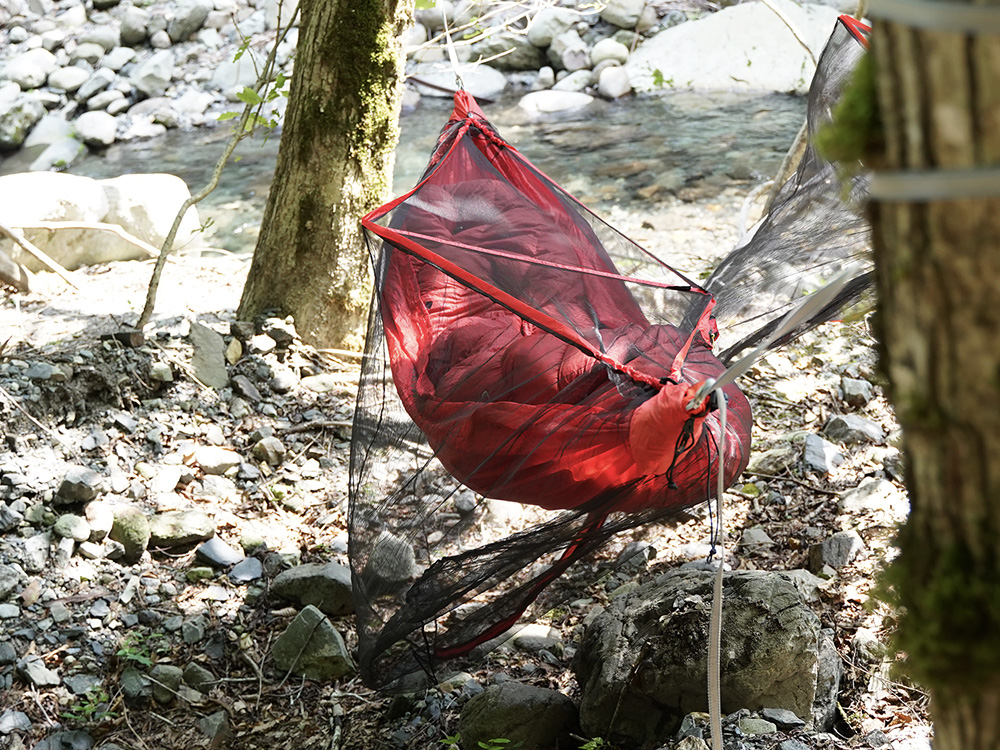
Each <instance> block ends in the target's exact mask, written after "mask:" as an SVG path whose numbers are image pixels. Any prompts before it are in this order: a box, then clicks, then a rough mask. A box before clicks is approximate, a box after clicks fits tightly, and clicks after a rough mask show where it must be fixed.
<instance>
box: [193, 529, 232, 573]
mask: <svg viewBox="0 0 1000 750" xmlns="http://www.w3.org/2000/svg"><path fill="white" fill-rule="evenodd" d="M194 554H195V557H197V558H198V559H199V560H203V561H204V562H207V563H209V564H210V565H214V566H216V567H219V568H225V567H228V566H230V565H235V564H236V563H238V562H240V561H242V560H243V559H244V554H243V551H242V550H237V549H234V548H233V547H230V546H229V545H228V544H226V543H225V542H224V541H222V540H221V539H220V538H219V537H217V536H213V537H212V538H211V539H207V540H206V541H204V542H202V543H201V544H199V545H198V548H197V549H196V550H195V552H194Z"/></svg>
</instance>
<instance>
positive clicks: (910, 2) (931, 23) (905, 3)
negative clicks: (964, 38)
mask: <svg viewBox="0 0 1000 750" xmlns="http://www.w3.org/2000/svg"><path fill="white" fill-rule="evenodd" d="M868 14H869V15H870V16H871V17H872V18H881V19H883V20H886V21H892V22H893V23H899V24H903V25H904V26H910V27H912V28H915V29H926V30H928V31H957V32H960V33H963V34H1000V10H998V9H997V7H996V6H989V5H972V4H971V3H956V2H938V1H936V0H872V1H871V6H870V7H869V8H868Z"/></svg>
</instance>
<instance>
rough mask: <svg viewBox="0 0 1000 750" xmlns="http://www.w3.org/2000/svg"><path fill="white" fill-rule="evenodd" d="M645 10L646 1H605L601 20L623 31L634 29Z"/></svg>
mask: <svg viewBox="0 0 1000 750" xmlns="http://www.w3.org/2000/svg"><path fill="white" fill-rule="evenodd" d="M645 8H646V0H606V2H605V3H604V8H603V9H602V10H601V18H602V19H603V20H605V21H607V22H608V23H610V24H613V25H615V26H619V27H621V28H623V29H634V28H635V27H636V25H637V24H638V23H639V18H640V17H641V16H642V12H643V10H645Z"/></svg>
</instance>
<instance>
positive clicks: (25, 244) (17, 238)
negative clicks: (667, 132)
mask: <svg viewBox="0 0 1000 750" xmlns="http://www.w3.org/2000/svg"><path fill="white" fill-rule="evenodd" d="M0 234H5V235H7V236H8V237H10V238H11V239H12V240H14V242H15V243H17V245H18V246H19V247H21V249H23V250H24V251H25V252H27V253H28V254H29V255H31V256H33V257H34V258H35V259H36V260H38V261H40V262H41V263H43V264H45V266H46V267H48V269H49V270H50V271H53V272H54V273H55V274H56V276H58V277H59V278H60V279H62V280H63V281H65V282H66V283H67V284H69V285H70V286H71V287H73V288H74V289H79V288H80V287H79V286H77V284H76V282H75V281H73V279H72V277H71V276H70V275H69V271H67V270H66V269H65V268H63V267H62V266H61V265H59V264H58V263H56V262H55V261H54V260H52V258H50V257H49V256H48V255H46V254H45V253H44V252H42V251H41V250H40V249H39V248H37V247H36V246H35V245H34V244H33V243H31V242H30V241H29V240H28V238H27V237H25V236H24V233H23V232H22V231H21V230H19V229H16V228H11V227H8V226H7V225H5V224H0Z"/></svg>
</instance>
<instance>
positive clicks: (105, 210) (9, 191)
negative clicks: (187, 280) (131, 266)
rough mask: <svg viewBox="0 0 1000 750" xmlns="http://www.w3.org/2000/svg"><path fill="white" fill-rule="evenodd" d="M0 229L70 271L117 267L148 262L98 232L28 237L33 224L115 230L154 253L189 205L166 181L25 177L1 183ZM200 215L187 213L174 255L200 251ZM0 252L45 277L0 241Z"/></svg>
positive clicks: (179, 184)
mask: <svg viewBox="0 0 1000 750" xmlns="http://www.w3.org/2000/svg"><path fill="white" fill-rule="evenodd" d="M0 195H3V196H5V200H3V201H2V202H0V222H2V223H4V224H7V225H8V226H15V227H26V229H25V236H26V237H27V238H28V239H29V240H30V241H31V242H33V243H34V244H35V245H37V246H38V247H39V249H41V250H42V251H43V252H44V253H46V254H47V255H48V256H49V257H51V258H52V259H54V260H55V261H56V262H58V263H59V264H61V265H62V266H64V267H66V268H68V269H70V270H72V269H75V268H80V267H81V266H85V265H93V264H96V263H107V262H110V261H115V260H134V259H140V258H147V257H148V254H147V253H146V252H145V251H144V250H142V249H141V248H139V247H137V246H136V245H135V244H133V243H130V242H127V241H126V240H124V239H122V238H121V237H119V236H117V235H116V234H114V233H112V232H109V231H107V230H103V229H89V228H67V229H59V230H58V231H54V232H53V231H49V230H47V229H30V228H27V227H31V226H32V225H33V224H37V223H39V222H74V223H91V224H92V223H105V224H117V225H118V226H121V227H123V228H124V229H125V230H126V231H127V232H128V233H129V234H131V235H132V236H134V237H136V238H138V239H140V240H144V241H146V242H148V243H149V244H150V245H153V247H156V248H158V247H159V246H160V244H162V242H163V240H164V239H165V238H166V235H167V232H168V231H169V229H170V225H171V223H172V222H173V219H174V216H175V215H176V213H177V211H178V209H179V208H180V206H181V204H182V203H183V202H184V201H185V200H186V199H187V198H188V197H189V195H190V193H189V191H188V188H187V185H186V184H185V183H184V181H183V180H181V179H180V178H179V177H175V176H174V175H167V174H131V175H123V176H121V177H115V178H112V179H109V180H93V179H91V178H89V177H80V176H77V175H69V174H61V173H57V172H27V173H22V174H12V175H4V176H0ZM199 229H200V223H199V220H198V213H197V211H196V209H195V208H194V207H193V206H192V207H191V208H189V209H188V212H187V213H186V215H185V217H184V220H183V222H182V223H181V228H180V231H179V232H178V234H177V238H176V240H175V242H174V247H175V248H181V247H192V246H194V247H198V246H201V245H202V244H203V240H202V235H201V232H200V231H199ZM0 249H2V250H4V251H6V252H7V253H8V254H9V255H10V256H11V257H12V258H13V259H14V260H16V261H17V262H19V263H21V264H23V265H24V266H25V267H26V268H28V269H29V270H33V271H41V270H44V266H42V265H41V264H40V263H39V262H38V261H37V260H35V259H34V258H32V257H31V256H29V255H27V254H26V253H24V252H23V251H22V250H21V249H20V248H18V247H15V246H14V245H13V243H12V242H10V241H9V240H6V239H4V240H2V241H0Z"/></svg>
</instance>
